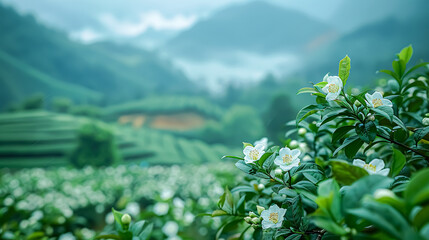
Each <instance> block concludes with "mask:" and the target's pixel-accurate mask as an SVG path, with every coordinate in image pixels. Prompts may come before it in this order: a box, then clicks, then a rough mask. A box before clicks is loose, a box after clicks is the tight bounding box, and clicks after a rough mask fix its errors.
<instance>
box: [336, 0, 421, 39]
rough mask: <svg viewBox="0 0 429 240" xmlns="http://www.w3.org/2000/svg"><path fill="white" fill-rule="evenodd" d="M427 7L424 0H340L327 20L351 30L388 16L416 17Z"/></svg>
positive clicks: (399, 18) (401, 19) (401, 18)
mask: <svg viewBox="0 0 429 240" xmlns="http://www.w3.org/2000/svg"><path fill="white" fill-rule="evenodd" d="M428 8H429V1H426V0H407V1H392V0H377V1H374V0H360V1H341V3H340V4H339V7H338V8H337V10H336V11H335V12H334V14H332V16H331V17H330V19H329V20H328V22H329V23H330V24H331V25H332V26H335V27H337V28H338V29H341V30H343V31H346V32H352V31H355V30H357V29H358V28H361V27H363V26H365V25H367V24H371V23H374V22H378V21H382V20H385V19H388V18H396V19H398V20H400V21H404V20H407V19H410V18H416V15H420V16H425V15H426V14H427V9H428Z"/></svg>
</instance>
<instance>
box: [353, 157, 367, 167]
mask: <svg viewBox="0 0 429 240" xmlns="http://www.w3.org/2000/svg"><path fill="white" fill-rule="evenodd" d="M353 165H355V166H358V167H361V168H363V165H365V162H364V161H362V160H360V159H355V160H353Z"/></svg>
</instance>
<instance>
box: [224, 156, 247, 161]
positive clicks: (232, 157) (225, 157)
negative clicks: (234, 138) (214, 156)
mask: <svg viewBox="0 0 429 240" xmlns="http://www.w3.org/2000/svg"><path fill="white" fill-rule="evenodd" d="M227 158H231V159H239V160H244V158H241V157H236V156H223V157H222V158H221V159H227Z"/></svg>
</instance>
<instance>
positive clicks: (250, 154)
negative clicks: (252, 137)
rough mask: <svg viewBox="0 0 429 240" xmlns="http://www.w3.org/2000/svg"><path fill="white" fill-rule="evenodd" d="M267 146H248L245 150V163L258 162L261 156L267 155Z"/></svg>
mask: <svg viewBox="0 0 429 240" xmlns="http://www.w3.org/2000/svg"><path fill="white" fill-rule="evenodd" d="M264 150H265V146H264V145H263V144H258V145H256V146H255V147H252V146H247V147H245V148H244V150H243V153H244V162H246V163H252V162H255V161H258V160H259V159H260V158H261V156H262V155H263V154H264V153H265V151H264Z"/></svg>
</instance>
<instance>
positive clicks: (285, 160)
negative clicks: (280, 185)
mask: <svg viewBox="0 0 429 240" xmlns="http://www.w3.org/2000/svg"><path fill="white" fill-rule="evenodd" d="M299 155H301V151H300V150H298V149H294V150H290V149H289V148H287V147H286V148H282V149H280V151H279V156H277V157H276V159H274V163H275V164H277V165H279V166H280V168H281V169H282V170H283V171H289V170H290V169H291V168H293V167H297V166H298V165H299V158H298V157H299Z"/></svg>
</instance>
